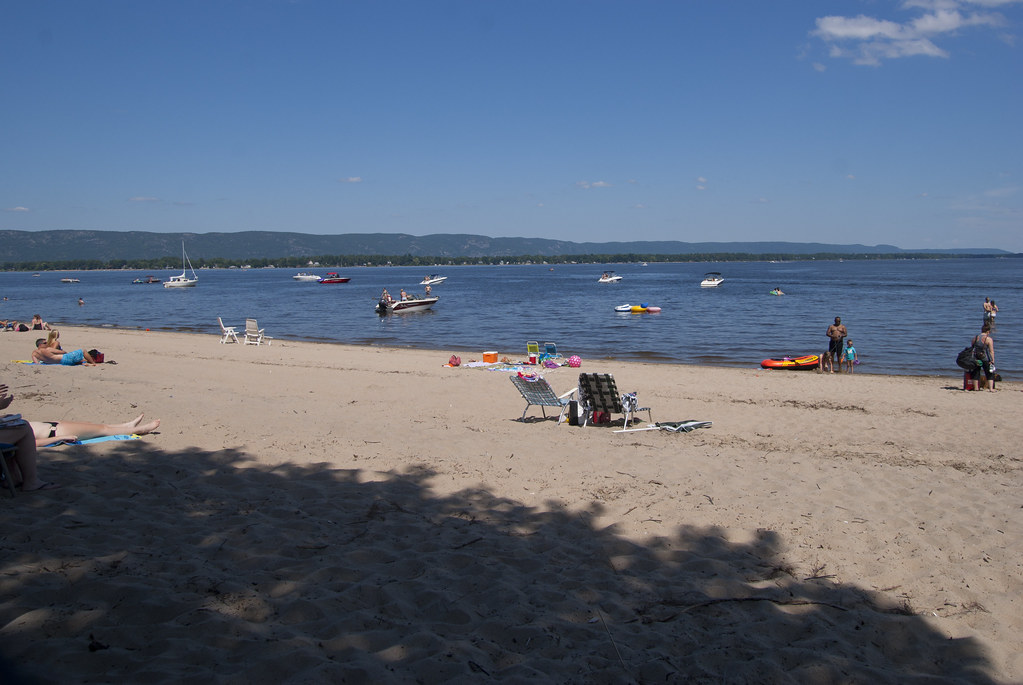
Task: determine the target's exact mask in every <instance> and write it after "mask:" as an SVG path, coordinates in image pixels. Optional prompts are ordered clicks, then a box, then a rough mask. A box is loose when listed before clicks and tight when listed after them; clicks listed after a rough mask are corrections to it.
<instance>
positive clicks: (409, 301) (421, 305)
mask: <svg viewBox="0 0 1023 685" xmlns="http://www.w3.org/2000/svg"><path fill="white" fill-rule="evenodd" d="M439 299H440V298H439V297H437V296H436V295H434V296H432V297H416V296H415V295H409V296H408V297H407V298H406V299H404V300H395V299H393V298H389V297H384V298H380V301H379V302H377V306H376V313H377V314H403V313H405V312H424V311H426V310H427V309H429V308H430V307H432V306H433V305H434V304H436V303H437V300H439Z"/></svg>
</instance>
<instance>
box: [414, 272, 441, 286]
mask: <svg viewBox="0 0 1023 685" xmlns="http://www.w3.org/2000/svg"><path fill="white" fill-rule="evenodd" d="M446 280H448V277H447V276H440V275H438V274H430V275H428V276H427V277H426V278H424V279H423V280H421V281H419V285H437V284H438V283H443V282H444V281H446Z"/></svg>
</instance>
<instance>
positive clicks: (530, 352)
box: [526, 340, 540, 359]
mask: <svg viewBox="0 0 1023 685" xmlns="http://www.w3.org/2000/svg"><path fill="white" fill-rule="evenodd" d="M526 355H527V356H530V357H533V358H534V359H539V358H540V343H538V342H537V341H535V340H530V341H528V342H527V343H526Z"/></svg>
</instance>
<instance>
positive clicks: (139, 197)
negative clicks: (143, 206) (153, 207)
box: [128, 195, 160, 202]
mask: <svg viewBox="0 0 1023 685" xmlns="http://www.w3.org/2000/svg"><path fill="white" fill-rule="evenodd" d="M159 201H160V198H158V197H145V196H142V195H136V196H135V197H129V198H128V202H159Z"/></svg>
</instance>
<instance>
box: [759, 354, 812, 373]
mask: <svg viewBox="0 0 1023 685" xmlns="http://www.w3.org/2000/svg"><path fill="white" fill-rule="evenodd" d="M820 359H821V358H820V355H818V354H807V355H803V356H802V357H776V358H774V359H765V360H764V361H762V362H760V366H761V367H762V368H765V369H793V370H796V369H816V368H817V365H818V364H819V363H820Z"/></svg>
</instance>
